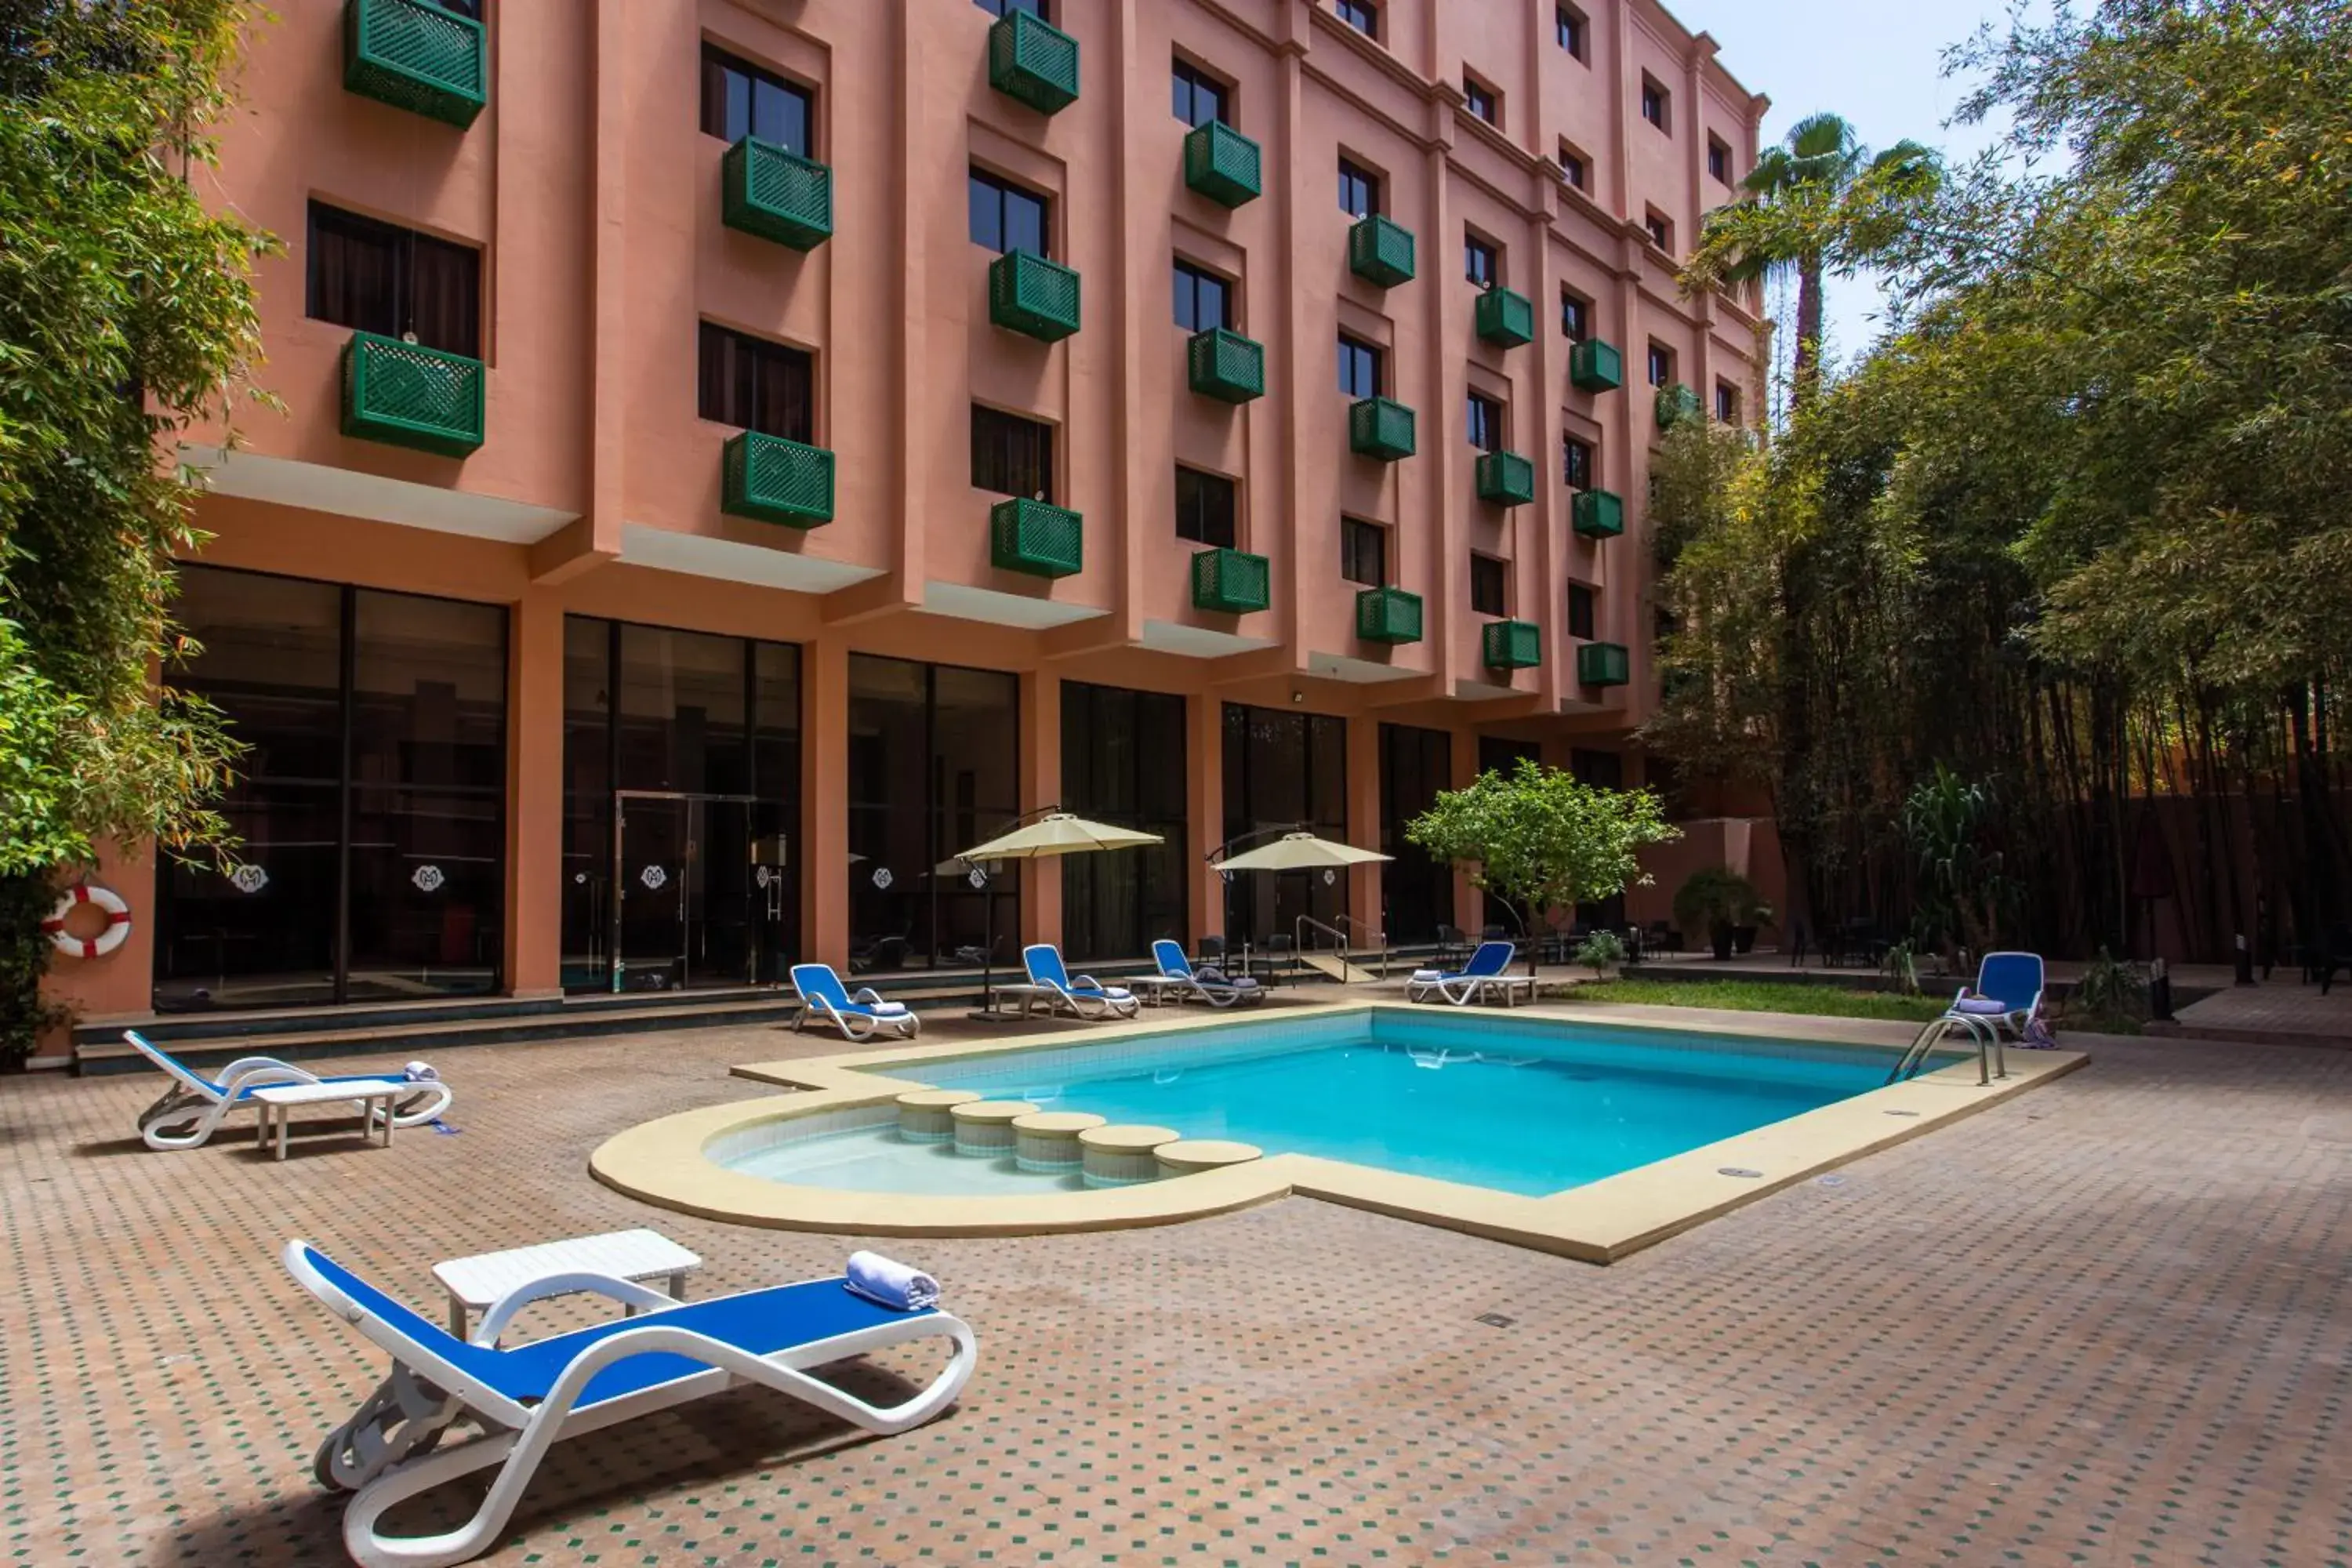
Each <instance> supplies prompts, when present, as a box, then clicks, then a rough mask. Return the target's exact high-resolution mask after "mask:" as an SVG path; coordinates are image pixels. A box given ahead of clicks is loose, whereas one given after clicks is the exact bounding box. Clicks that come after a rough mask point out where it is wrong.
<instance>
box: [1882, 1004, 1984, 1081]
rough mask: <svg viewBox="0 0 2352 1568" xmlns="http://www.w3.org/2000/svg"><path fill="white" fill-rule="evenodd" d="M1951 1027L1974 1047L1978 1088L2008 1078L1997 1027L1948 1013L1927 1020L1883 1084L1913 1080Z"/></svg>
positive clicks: (1982, 1019) (1971, 1016) (1965, 1014)
mask: <svg viewBox="0 0 2352 1568" xmlns="http://www.w3.org/2000/svg"><path fill="white" fill-rule="evenodd" d="M1954 1026H1958V1027H1959V1028H1960V1029H1961V1030H1962V1031H1963V1032H1964V1033H1966V1034H1967V1036H1968V1037H1969V1042H1970V1043H1971V1044H1973V1045H1974V1046H1975V1047H1976V1048H1977V1085H1978V1087H1979V1088H1982V1087H1984V1086H1985V1085H1987V1084H1989V1083H1990V1082H1992V1080H1993V1079H1997V1078H2000V1079H2005V1078H2007V1077H2008V1076H2009V1052H2008V1049H2007V1047H2006V1046H2005V1045H2004V1043H2003V1042H2002V1040H2001V1037H2000V1025H1999V1024H1998V1023H1996V1022H1995V1021H1994V1020H1993V1019H1991V1018H1985V1017H1979V1016H1976V1015H1975V1014H1973V1013H1961V1012H1958V1011H1950V1012H1946V1013H1943V1014H1941V1015H1939V1016H1937V1017H1934V1018H1931V1019H1929V1020H1928V1021H1927V1024H1926V1025H1925V1026H1922V1027H1921V1028H1920V1030H1919V1034H1918V1037H1917V1038H1916V1039H1914V1040H1913V1041H1912V1042H1911V1045H1910V1047H1909V1048H1908V1049H1906V1050H1905V1051H1904V1053H1903V1059H1902V1060H1900V1061H1898V1062H1896V1063H1895V1069H1894V1070H1893V1071H1892V1072H1890V1073H1888V1074H1887V1075H1886V1081H1887V1082H1888V1083H1890V1084H1895V1083H1907V1082H1909V1081H1910V1080H1911V1079H1915V1078H1917V1077H1918V1076H1919V1073H1920V1070H1921V1069H1922V1068H1925V1067H1926V1066H1927V1057H1928V1053H1930V1052H1931V1051H1933V1050H1934V1049H1935V1048H1936V1047H1937V1045H1938V1044H1940V1043H1941V1042H1942V1041H1943V1039H1944V1037H1945V1036H1947V1035H1948V1034H1950V1033H1951V1032H1952V1029H1953V1027H1954Z"/></svg>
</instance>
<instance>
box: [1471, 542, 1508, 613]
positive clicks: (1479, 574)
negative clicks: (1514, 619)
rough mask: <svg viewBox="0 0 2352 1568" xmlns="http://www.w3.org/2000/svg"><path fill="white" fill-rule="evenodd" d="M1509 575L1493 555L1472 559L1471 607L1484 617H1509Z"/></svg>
mask: <svg viewBox="0 0 2352 1568" xmlns="http://www.w3.org/2000/svg"><path fill="white" fill-rule="evenodd" d="M1506 578H1507V574H1506V573H1505V572H1504V570H1503V563H1502V562H1500V561H1498V560H1496V558H1495V557H1494V556H1492V555H1479V554H1476V553H1473V554H1472V555H1471V557H1470V607H1471V608H1472V609H1473V610H1475V611H1476V612H1478V614H1480V615H1482V616H1507V615H1509V614H1510V613H1511V612H1510V609H1509V607H1508V606H1509V603H1510V600H1509V595H1508V593H1507V582H1506Z"/></svg>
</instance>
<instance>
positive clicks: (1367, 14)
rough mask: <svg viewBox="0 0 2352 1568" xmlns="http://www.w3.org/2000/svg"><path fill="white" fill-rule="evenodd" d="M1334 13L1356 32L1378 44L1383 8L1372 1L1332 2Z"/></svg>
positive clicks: (1349, 0) (1333, 0) (1348, 0)
mask: <svg viewBox="0 0 2352 1568" xmlns="http://www.w3.org/2000/svg"><path fill="white" fill-rule="evenodd" d="M1331 10H1332V13H1333V14H1334V15H1335V16H1338V17H1339V20H1341V21H1342V22H1345V23H1347V24H1348V26H1350V27H1353V28H1355V29H1356V31H1358V32H1360V33H1361V34H1363V35H1364V37H1368V38H1370V39H1371V40H1372V41H1373V42H1374V43H1378V42H1379V41H1380V37H1381V8H1380V7H1379V6H1378V5H1373V4H1372V0H1331Z"/></svg>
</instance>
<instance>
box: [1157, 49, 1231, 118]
mask: <svg viewBox="0 0 2352 1568" xmlns="http://www.w3.org/2000/svg"><path fill="white" fill-rule="evenodd" d="M1171 83H1172V95H1173V103H1174V108H1175V110H1176V118H1177V119H1179V120H1181V121H1183V122H1184V123H1185V124H1187V125H1206V124H1207V123H1209V121H1212V120H1216V121H1224V123H1226V124H1228V125H1230V124H1231V123H1233V122H1232V121H1229V120H1225V84H1224V83H1223V82H1221V81H1219V80H1218V79H1216V78H1214V77H1213V76H1210V75H1209V74H1208V73H1207V72H1205V71H1203V70H1202V69H1201V68H1199V67H1198V66H1195V65H1192V64H1191V63H1189V62H1188V61H1184V60H1178V61H1177V62H1176V65H1175V69H1174V71H1173V72H1172V73H1171Z"/></svg>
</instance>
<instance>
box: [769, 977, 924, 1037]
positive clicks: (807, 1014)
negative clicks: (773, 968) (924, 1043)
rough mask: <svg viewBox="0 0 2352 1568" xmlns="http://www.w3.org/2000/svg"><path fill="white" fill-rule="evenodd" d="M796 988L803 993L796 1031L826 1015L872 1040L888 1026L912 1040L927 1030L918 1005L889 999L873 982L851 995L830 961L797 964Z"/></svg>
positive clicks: (845, 1031) (851, 1033) (850, 1032)
mask: <svg viewBox="0 0 2352 1568" xmlns="http://www.w3.org/2000/svg"><path fill="white" fill-rule="evenodd" d="M793 990H795V991H797V992H799V993H800V996H801V1010H800V1014H799V1016H797V1017H795V1018H793V1033H794V1034H798V1033H799V1032H800V1030H801V1026H803V1025H804V1024H806V1023H807V1022H808V1021H809V1019H810V1018H812V1017H821V1018H824V1019H825V1020H826V1021H827V1022H829V1023H831V1024H832V1025H833V1026H834V1027H835V1028H837V1029H839V1030H840V1031H841V1032H842V1034H843V1035H844V1036H845V1037H847V1038H849V1039H853V1040H870V1039H872V1038H873V1037H875V1036H876V1035H877V1034H879V1033H881V1032H882V1031H883V1030H885V1029H887V1030H889V1031H890V1032H891V1033H892V1034H894V1035H898V1036H900V1037H904V1038H906V1039H909V1040H911V1039H913V1038H914V1037H916V1036H917V1035H919V1034H921V1033H922V1032H923V1021H922V1020H921V1019H920V1018H918V1017H917V1016H915V1013H914V1009H912V1008H910V1007H908V1005H906V1004H905V1003H903V1002H885V1001H884V1000H882V995H881V993H879V992H877V991H876V990H875V989H874V988H873V987H872V986H871V985H867V986H862V987H860V988H859V990H858V992H857V994H856V995H855V996H853V995H851V994H849V991H848V989H847V988H846V987H845V986H844V985H843V984H841V976H840V975H838V974H835V973H834V972H833V965H831V964H829V963H795V964H793Z"/></svg>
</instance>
